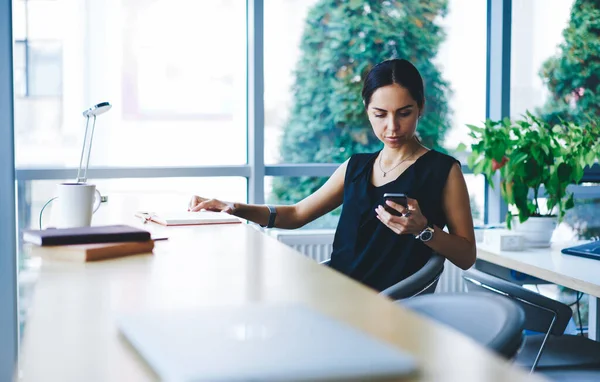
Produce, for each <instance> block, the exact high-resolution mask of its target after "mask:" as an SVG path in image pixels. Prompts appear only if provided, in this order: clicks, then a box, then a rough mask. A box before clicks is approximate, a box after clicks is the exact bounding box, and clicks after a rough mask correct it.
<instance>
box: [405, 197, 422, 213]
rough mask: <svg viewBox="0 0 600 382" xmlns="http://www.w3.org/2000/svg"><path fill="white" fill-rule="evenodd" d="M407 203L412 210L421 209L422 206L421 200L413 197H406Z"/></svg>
mask: <svg viewBox="0 0 600 382" xmlns="http://www.w3.org/2000/svg"><path fill="white" fill-rule="evenodd" d="M406 202H407V203H406V204H407V205H408V209H409V210H411V211H421V208H420V207H419V202H418V201H417V199H412V198H406Z"/></svg>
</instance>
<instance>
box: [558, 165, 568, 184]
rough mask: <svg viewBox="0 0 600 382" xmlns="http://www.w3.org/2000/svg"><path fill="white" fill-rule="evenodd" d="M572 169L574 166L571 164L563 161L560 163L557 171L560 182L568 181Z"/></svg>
mask: <svg viewBox="0 0 600 382" xmlns="http://www.w3.org/2000/svg"><path fill="white" fill-rule="evenodd" d="M571 171H572V168H571V166H569V165H568V164H566V163H564V162H563V163H561V164H559V165H558V169H557V171H556V174H557V176H558V181H559V182H561V183H562V182H568V181H569V179H570V178H571Z"/></svg>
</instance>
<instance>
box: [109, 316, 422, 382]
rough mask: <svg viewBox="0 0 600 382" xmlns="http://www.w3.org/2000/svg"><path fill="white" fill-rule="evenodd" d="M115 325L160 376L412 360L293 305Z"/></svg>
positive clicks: (215, 376)
mask: <svg viewBox="0 0 600 382" xmlns="http://www.w3.org/2000/svg"><path fill="white" fill-rule="evenodd" d="M398 324H400V323H398ZM119 328H120V330H121V332H122V334H123V335H124V336H125V337H126V338H127V339H128V341H129V342H130V343H131V344H132V345H133V346H134V348H135V349H137V351H138V352H139V353H140V355H141V356H142V357H143V358H144V359H145V360H146V362H147V363H148V364H149V365H150V367H151V368H152V369H153V370H154V371H155V372H156V373H157V374H158V375H159V376H160V378H161V379H162V380H165V381H204V380H210V381H242V380H244V381H246V380H253V381H290V380H335V379H338V380H348V379H364V378H369V379H371V378H377V377H389V376H402V375H407V374H410V373H411V372H413V371H414V370H415V367H416V363H415V361H414V359H412V357H411V356H409V355H408V354H406V353H404V352H403V351H401V350H399V349H397V348H395V347H393V346H391V345H389V344H386V343H384V342H382V341H379V340H376V339H375V338H373V337H370V336H368V335H366V334H365V333H362V332H361V331H359V330H357V329H355V328H352V327H350V326H349V325H347V324H345V323H343V322H340V321H337V320H334V319H332V318H329V317H327V316H325V315H323V314H320V313H317V312H315V311H313V310H310V309H308V308H304V307H302V306H298V305H285V306H283V305H263V304H254V305H245V306H237V307H233V306H220V307H205V308H198V309H194V310H186V311H168V312H159V311H146V312H140V313H137V314H134V315H128V316H125V317H122V318H121V319H120V320H119Z"/></svg>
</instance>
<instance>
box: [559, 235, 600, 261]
mask: <svg viewBox="0 0 600 382" xmlns="http://www.w3.org/2000/svg"><path fill="white" fill-rule="evenodd" d="M561 252H562V253H564V254H565V255H573V256H579V257H587V258H588V259H594V260H600V240H598V241H592V242H591V243H586V244H581V245H577V246H574V247H569V248H563V249H562V250H561Z"/></svg>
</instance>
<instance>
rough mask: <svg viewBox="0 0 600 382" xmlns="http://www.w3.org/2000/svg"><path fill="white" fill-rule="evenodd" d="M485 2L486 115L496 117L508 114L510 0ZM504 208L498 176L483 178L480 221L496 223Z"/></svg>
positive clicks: (502, 216)
mask: <svg viewBox="0 0 600 382" xmlns="http://www.w3.org/2000/svg"><path fill="white" fill-rule="evenodd" d="M487 5H488V7H487V8H488V19H487V86H486V118H490V119H493V120H500V119H502V118H504V117H508V116H510V54H511V27H512V25H511V22H512V20H511V17H512V0H488V3H487ZM490 182H493V183H494V185H495V187H494V188H492V187H491V185H490ZM507 211H508V206H507V205H506V203H505V202H504V200H503V199H502V196H501V194H500V176H499V175H498V176H496V177H494V179H486V187H485V212H484V222H485V223H486V224H487V223H500V222H502V221H503V220H504V219H505V216H506V212H507Z"/></svg>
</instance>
